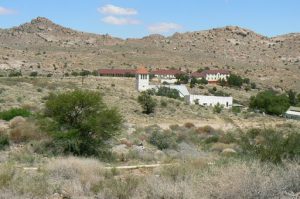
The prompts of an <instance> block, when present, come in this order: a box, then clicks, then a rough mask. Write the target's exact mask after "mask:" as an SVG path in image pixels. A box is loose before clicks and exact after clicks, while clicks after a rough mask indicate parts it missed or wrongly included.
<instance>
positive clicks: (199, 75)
mask: <svg viewBox="0 0 300 199" xmlns="http://www.w3.org/2000/svg"><path fill="white" fill-rule="evenodd" d="M218 73H219V74H224V75H229V74H230V71H228V70H204V71H202V72H198V71H196V72H193V73H192V74H191V75H192V77H206V75H209V74H210V75H214V74H218Z"/></svg>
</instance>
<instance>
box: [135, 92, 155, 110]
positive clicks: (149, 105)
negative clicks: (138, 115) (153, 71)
mask: <svg viewBox="0 0 300 199" xmlns="http://www.w3.org/2000/svg"><path fill="white" fill-rule="evenodd" d="M138 102H139V103H140V105H141V106H142V108H143V112H144V113H146V114H150V113H153V112H154V109H155V106H156V102H155V100H154V99H153V98H152V96H151V95H150V94H149V93H148V92H146V91H144V92H142V93H141V94H140V95H139V97H138Z"/></svg>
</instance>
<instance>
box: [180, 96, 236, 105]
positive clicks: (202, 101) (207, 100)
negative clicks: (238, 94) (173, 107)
mask: <svg viewBox="0 0 300 199" xmlns="http://www.w3.org/2000/svg"><path fill="white" fill-rule="evenodd" d="M185 99H186V102H187V103H189V104H196V102H198V104H199V105H202V106H215V105H217V104H218V103H219V104H220V105H223V106H224V108H231V107H232V103H233V99H232V97H220V96H206V95H188V96H186V98H185Z"/></svg>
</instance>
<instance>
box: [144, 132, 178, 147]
mask: <svg viewBox="0 0 300 199" xmlns="http://www.w3.org/2000/svg"><path fill="white" fill-rule="evenodd" d="M149 142H150V143H151V144H152V145H154V146H156V147H157V148H158V149H160V150H163V149H169V148H176V147H177V143H176V134H175V133H173V132H171V131H154V132H153V133H152V134H151V136H150V137H149Z"/></svg>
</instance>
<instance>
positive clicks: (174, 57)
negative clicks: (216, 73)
mask: <svg viewBox="0 0 300 199" xmlns="http://www.w3.org/2000/svg"><path fill="white" fill-rule="evenodd" d="M139 65H146V66H148V67H151V68H167V67H169V68H171V67H175V68H181V69H182V70H196V69H198V68H201V67H202V68H203V67H210V68H228V69H230V70H232V71H234V72H236V73H239V74H240V75H243V76H248V77H249V78H251V79H253V80H254V81H257V82H258V83H261V84H262V85H263V86H269V87H278V88H283V89H288V88H293V89H296V90H300V82H299V77H300V34H299V33H292V34H287V35H282V36H278V37H273V38H268V37H265V36H262V35H259V34H257V33H255V32H253V31H251V30H247V29H244V28H240V27H235V26H227V27H224V28H216V29H212V30H206V31H197V32H187V33H182V34H181V33H175V34H174V35H172V36H170V37H164V36H162V35H149V36H147V37H144V38H141V39H126V40H123V39H119V38H114V37H111V36H109V35H97V34H90V33H84V32H79V31H75V30H72V29H69V28H65V27H62V26H60V25H57V24H55V23H53V22H51V21H50V20H48V19H46V18H41V17H39V18H37V19H34V20H32V21H31V22H30V23H26V24H23V25H20V26H18V27H14V28H11V29H1V30H0V68H1V69H21V70H22V72H23V73H26V72H29V71H32V70H36V71H38V72H39V73H57V74H59V73H62V72H71V71H72V70H81V69H88V70H94V69H99V68H107V67H108V68H111V67H115V68H135V67H137V66H139Z"/></svg>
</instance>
